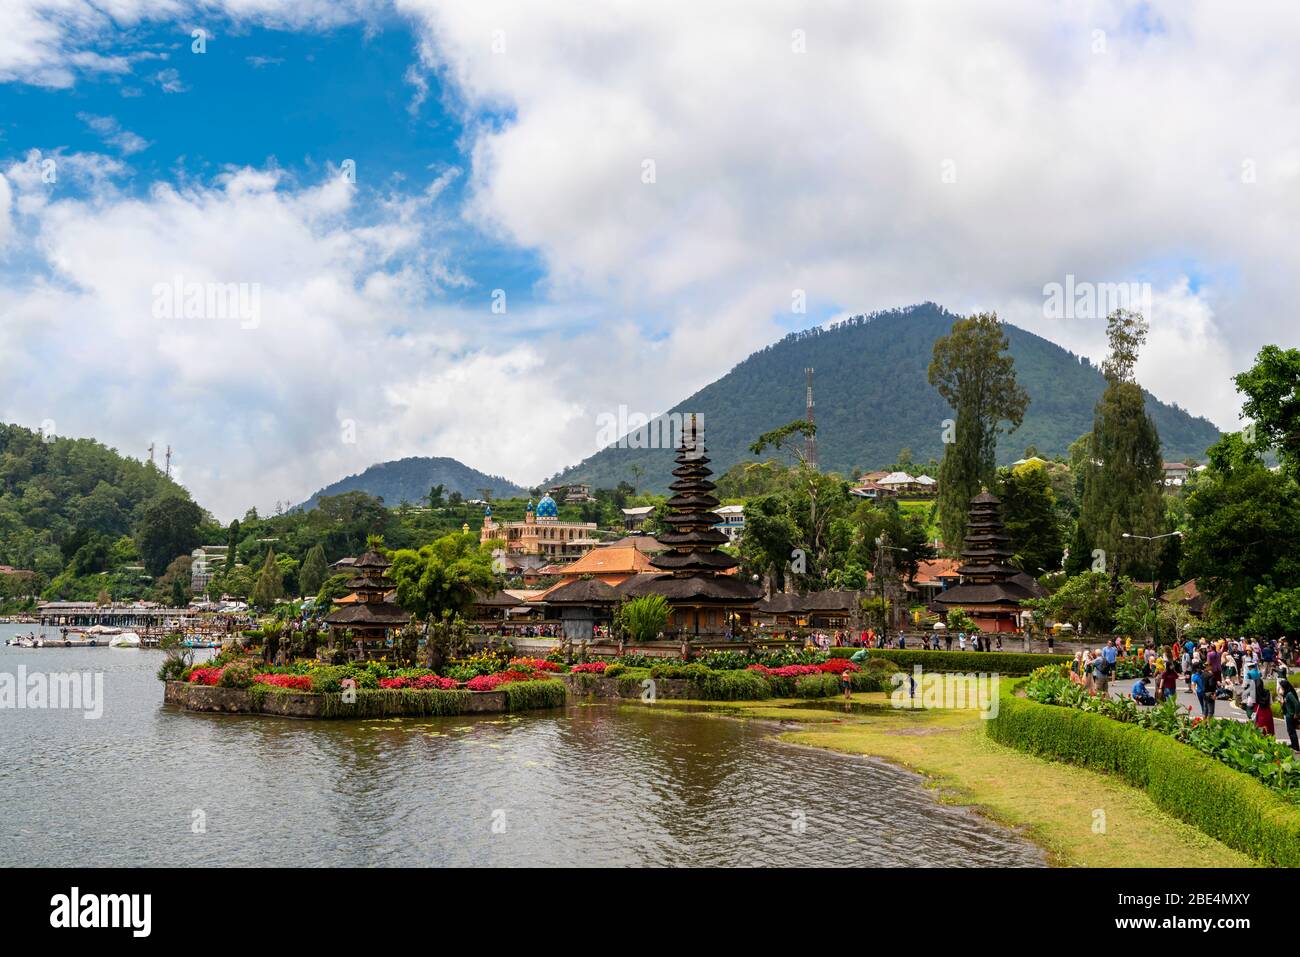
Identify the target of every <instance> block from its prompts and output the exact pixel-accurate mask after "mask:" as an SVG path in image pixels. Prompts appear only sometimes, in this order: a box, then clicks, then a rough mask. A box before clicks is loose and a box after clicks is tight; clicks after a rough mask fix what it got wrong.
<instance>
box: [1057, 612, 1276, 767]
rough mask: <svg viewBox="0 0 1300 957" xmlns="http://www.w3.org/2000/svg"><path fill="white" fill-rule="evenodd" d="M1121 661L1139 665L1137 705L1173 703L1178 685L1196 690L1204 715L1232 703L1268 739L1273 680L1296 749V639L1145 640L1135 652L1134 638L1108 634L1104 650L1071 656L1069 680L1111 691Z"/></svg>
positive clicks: (1135, 689) (1271, 730) (1134, 694)
mask: <svg viewBox="0 0 1300 957" xmlns="http://www.w3.org/2000/svg"><path fill="white" fill-rule="evenodd" d="M1121 659H1127V660H1131V663H1132V666H1134V667H1136V668H1137V673H1136V677H1135V680H1134V682H1133V685H1132V688H1131V690H1130V691H1129V695H1130V696H1131V697H1132V698H1133V700H1134V701H1136V702H1137V703H1138V704H1141V705H1148V706H1153V705H1156V704H1159V703H1160V702H1162V701H1165V700H1167V699H1173V700H1175V701H1176V700H1177V699H1178V686H1179V684H1180V683H1181V684H1182V685H1183V688H1184V689H1185V690H1186V691H1187V692H1188V693H1189V694H1195V696H1196V701H1197V704H1198V705H1199V706H1200V709H1201V715H1202V716H1203V717H1206V718H1212V717H1214V716H1215V707H1216V704H1217V703H1218V702H1219V701H1232V702H1233V703H1234V704H1236V705H1237V706H1238V707H1240V708H1241V710H1243V711H1244V712H1245V713H1246V715H1247V716H1248V717H1249V718H1250V720H1251V721H1252V722H1254V724H1255V726H1256V727H1258V728H1259V729H1260V730H1261V731H1264V732H1265V733H1267V734H1268V735H1269V736H1270V737H1271V736H1273V735H1275V734H1276V728H1275V726H1274V722H1273V707H1272V706H1273V697H1274V693H1275V692H1273V691H1272V690H1270V687H1269V682H1270V681H1271V680H1272V679H1274V678H1276V679H1277V680H1276V696H1277V699H1278V700H1279V701H1280V702H1281V706H1282V715H1283V719H1284V721H1285V722H1286V731H1287V737H1288V738H1290V740H1291V747H1292V749H1294V750H1296V751H1300V740H1297V727H1300V697H1297V694H1296V689H1295V687H1294V686H1293V685H1292V684H1291V681H1290V678H1289V675H1290V674H1291V673H1292V671H1293V670H1294V669H1295V668H1297V667H1300V643H1298V642H1295V641H1293V640H1291V639H1288V638H1283V639H1281V640H1280V641H1273V640H1271V639H1264V640H1262V641H1261V640H1259V639H1251V638H1235V639H1234V638H1219V639H1216V640H1214V641H1211V640H1209V639H1206V638H1202V639H1200V640H1199V641H1195V640H1193V639H1191V638H1187V639H1185V640H1184V641H1182V642H1172V643H1170V644H1169V645H1167V646H1162V647H1157V646H1156V645H1155V643H1154V642H1147V643H1146V645H1145V646H1140V647H1138V648H1137V649H1136V651H1135V650H1134V645H1133V639H1132V638H1112V639H1110V640H1109V641H1107V642H1106V646H1105V647H1104V648H1097V649H1095V650H1090V651H1080V652H1077V653H1076V654H1075V656H1074V660H1073V661H1072V662H1071V663H1070V677H1071V680H1073V681H1075V682H1077V683H1078V684H1081V685H1083V687H1085V688H1087V689H1088V690H1089V691H1092V692H1096V693H1098V694H1109V693H1110V685H1111V682H1112V681H1114V680H1115V677H1116V671H1117V670H1118V668H1119V665H1120V660H1121ZM1130 676H1131V675H1130Z"/></svg>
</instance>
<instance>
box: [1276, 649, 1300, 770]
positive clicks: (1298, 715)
mask: <svg viewBox="0 0 1300 957" xmlns="http://www.w3.org/2000/svg"><path fill="white" fill-rule="evenodd" d="M1277 670H1278V675H1279V677H1278V679H1277V693H1278V696H1279V697H1280V698H1281V699H1282V720H1284V721H1285V722H1286V736H1287V737H1288V738H1290V739H1291V750H1292V751H1300V741H1298V740H1296V723H1297V721H1300V697H1297V696H1296V692H1295V687H1294V686H1292V684H1291V682H1290V680H1289V679H1288V678H1287V674H1288V672H1287V669H1286V667H1285V666H1283V667H1279V668H1278V669H1277Z"/></svg>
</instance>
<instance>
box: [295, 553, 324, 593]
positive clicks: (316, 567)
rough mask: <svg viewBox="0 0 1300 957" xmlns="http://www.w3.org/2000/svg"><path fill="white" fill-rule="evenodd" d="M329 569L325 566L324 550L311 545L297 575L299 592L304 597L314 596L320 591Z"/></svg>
mask: <svg viewBox="0 0 1300 957" xmlns="http://www.w3.org/2000/svg"><path fill="white" fill-rule="evenodd" d="M328 572H329V569H328V568H327V567H326V565H325V549H324V548H322V547H321V546H320V545H319V544H317V545H313V546H312V547H311V549H310V550H309V551H308V552H307V557H306V558H304V559H303V561H302V571H300V572H299V573H298V586H299V589H298V590H299V591H301V592H302V593H303V594H304V595H314V594H316V593H317V592H318V591H320V586H321V585H322V584H323V583H324V581H325V578H326V575H327V574H328Z"/></svg>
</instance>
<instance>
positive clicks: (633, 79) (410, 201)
mask: <svg viewBox="0 0 1300 957" xmlns="http://www.w3.org/2000/svg"><path fill="white" fill-rule="evenodd" d="M1296 49H1300V7H1297V6H1296V5H1295V4H1292V3H1283V2H1277V3H1262V4H1250V5H1242V4H1237V3H1230V2H1220V3H1210V2H1198V0H1167V2H1162V0H1154V2H1148V3H1118V2H1085V0H1079V2H1044V0H1023V2H999V0H981V2H980V3H969V2H960V0H956V2H915V0H907V2H903V0H899V2H890V3H883V2H867V3H864V2H862V0H851V2H833V0H819V2H815V3H807V4H800V3H792V2H788V0H787V2H761V0H743V2H740V0H738V2H721V0H712V2H708V3H701V2H699V0H691V2H676V0H660V2H658V3H644V2H618V0H610V2H605V3H601V4H590V3H579V2H551V3H545V4H543V3H536V2H529V0H519V2H493V0H475V2H473V3H468V2H466V3H459V2H458V3H448V2H438V0H396V2H392V3H388V2H381V0H340V2H330V0H293V2H280V0H224V2H222V0H206V2H194V0H111V2H104V0H94V2H89V0H4V3H3V4H0V418H2V419H3V420H6V421H12V422H19V423H22V424H24V425H28V426H30V427H33V428H34V427H38V426H42V425H43V426H44V427H45V428H47V429H51V430H53V431H54V432H56V433H57V434H60V435H89V436H94V437H96V438H98V439H100V440H102V441H104V442H106V443H107V444H109V445H112V446H114V447H116V448H117V449H119V450H120V451H122V452H124V453H126V454H130V455H134V456H138V457H143V456H144V455H145V449H146V448H147V447H148V445H149V444H150V443H151V442H153V443H157V445H158V447H159V448H160V449H161V448H163V447H164V446H166V445H167V444H170V445H171V446H172V448H173V449H174V450H175V458H174V461H175V463H176V467H177V469H178V472H179V475H180V478H181V480H182V481H183V482H184V484H186V485H187V486H188V487H189V488H190V489H191V491H192V492H193V493H194V494H195V496H196V498H197V499H198V501H199V502H200V503H202V504H203V505H205V506H206V507H208V508H209V509H211V510H212V511H213V512H214V513H216V514H217V515H218V516H219V517H221V518H223V519H228V518H230V517H233V516H236V515H242V513H243V512H244V510H245V509H246V508H248V507H249V506H253V505H255V506H257V507H258V508H259V509H262V510H263V511H265V510H267V509H269V508H272V507H273V506H274V504H275V503H276V502H277V501H283V502H296V501H300V500H302V499H304V498H306V497H307V496H308V495H309V494H310V493H311V492H313V491H314V490H315V489H316V488H318V487H320V486H322V485H324V484H326V483H328V482H330V481H333V480H334V479H337V478H339V477H341V476H343V475H345V474H349V473H352V472H356V471H359V470H361V469H362V468H364V467H365V466H367V465H369V464H371V463H373V462H375V461H381V460H385V459H390V458H397V457H401V456H405V455H449V456H454V457H455V458H458V459H460V460H462V461H464V462H466V463H467V464H469V465H472V466H474V467H476V468H480V469H483V470H485V471H489V472H495V473H500V474H504V475H506V476H508V477H510V478H512V479H514V480H516V481H519V482H521V483H525V484H533V483H536V482H539V481H540V480H541V479H543V478H544V477H545V476H547V475H550V474H552V473H553V472H555V471H557V470H559V469H560V468H562V467H564V466H566V465H568V464H571V463H572V462H574V461H576V460H577V459H579V458H581V457H583V456H585V455H587V454H589V453H590V452H592V451H593V450H594V449H595V447H596V443H597V438H596V437H597V433H598V425H597V417H598V416H600V415H601V414H602V413H609V412H613V411H615V410H617V409H618V407H619V406H620V405H624V406H627V407H628V408H629V409H630V410H633V411H643V412H654V411H657V410H661V409H664V408H666V407H668V406H670V405H671V404H673V403H675V402H676V401H678V400H679V399H681V398H682V397H684V396H686V395H687V394H689V393H690V392H692V391H694V390H696V389H697V388H699V387H701V386H702V385H704V384H706V383H707V382H709V381H711V380H712V379H714V378H716V377H717V376H719V375H720V374H722V373H725V372H726V371H727V370H728V369H729V368H730V367H731V366H733V365H734V364H735V363H736V362H738V361H740V360H741V359H743V358H744V357H745V356H746V355H748V354H749V353H750V352H751V351H753V350H754V349H756V348H760V347H762V346H764V345H766V344H768V343H769V342H772V341H774V340H775V339H777V338H779V337H780V336H782V335H784V334H785V333H787V332H789V331H791V330H794V329H800V328H805V327H808V326H811V325H816V324H819V323H823V322H827V321H831V320H833V319H835V318H837V317H842V316H847V315H851V314H855V313H860V312H870V311H874V310H878V309H887V308H891V307H894V306H900V305H906V304H910V303H914V302H919V301H924V300H933V301H935V302H938V303H940V304H942V305H945V306H947V307H948V308H950V309H952V310H954V311H959V312H968V311H972V310H976V309H981V310H983V309H992V310H996V311H997V312H998V313H999V315H1001V316H1002V317H1003V318H1005V319H1007V320H1009V321H1011V322H1014V323H1016V324H1018V325H1021V326H1024V327H1026V328H1029V329H1031V330H1033V331H1035V332H1038V333H1039V334H1041V335H1044V336H1046V337H1048V338H1050V339H1052V340H1054V341H1056V342H1058V343H1060V344H1062V345H1064V346H1066V347H1067V348H1071V349H1073V350H1075V351H1076V352H1082V353H1085V354H1089V355H1092V356H1100V354H1101V353H1102V351H1103V349H1102V342H1103V336H1102V332H1103V328H1104V322H1103V321H1102V320H1101V319H1100V318H1099V317H1097V316H1091V315H1085V316H1074V317H1067V318H1054V317H1049V316H1047V315H1045V309H1044V294H1043V289H1044V286H1045V285H1046V284H1049V283H1053V282H1056V283H1065V282H1066V281H1067V277H1070V276H1072V277H1074V281H1075V282H1076V283H1120V282H1124V283H1129V282H1137V283H1143V284H1146V285H1145V286H1144V287H1143V288H1145V289H1149V290H1150V291H1151V296H1150V303H1149V308H1148V311H1149V312H1150V316H1149V318H1150V320H1151V326H1152V328H1151V340H1150V344H1149V346H1148V348H1147V351H1146V354H1145V355H1144V356H1143V358H1142V361H1141V363H1140V365H1139V369H1138V372H1139V376H1140V378H1141V379H1142V381H1143V382H1144V384H1146V385H1147V386H1148V387H1149V388H1151V390H1152V391H1153V392H1155V393H1156V394H1157V395H1159V396H1160V397H1162V398H1164V399H1166V400H1169V401H1174V402H1177V403H1179V404H1180V405H1182V406H1183V407H1185V408H1187V409H1189V410H1190V411H1192V412H1194V413H1197V414H1201V415H1205V416H1207V417H1209V418H1210V419H1212V420H1213V421H1214V422H1215V423H1216V424H1218V425H1219V426H1220V427H1223V428H1232V427H1234V426H1235V425H1236V424H1237V411H1238V403H1237V401H1236V399H1235V397H1234V393H1233V390H1232V386H1231V383H1230V381H1229V377H1230V376H1231V374H1232V373H1233V372H1235V371H1238V370H1240V369H1242V368H1245V367H1246V366H1248V365H1249V364H1250V360H1251V357H1252V356H1253V355H1254V353H1255V351H1256V350H1257V349H1258V348H1259V346H1260V345H1262V344H1263V343H1266V342H1279V343H1281V344H1284V345H1295V344H1296V339H1297V335H1296V328H1297V323H1296V318H1295V315H1294V303H1295V301H1296V293H1297V291H1300V290H1298V289H1297V286H1300V262H1298V260H1300V248H1298V247H1297V243H1296V241H1295V223H1296V222H1297V221H1300V95H1298V94H1300V58H1297V57H1296V56H1295V55H1294V51H1295V50H1296ZM173 288H179V289H180V290H181V291H182V292H181V293H180V294H179V295H173V294H172V293H171V292H170V290H172V289H173ZM194 289H197V290H199V291H200V293H201V294H202V295H200V297H199V303H200V304H199V305H198V306H195V307H194V308H193V309H190V308H186V306H187V301H186V296H187V295H188V293H189V292H191V291H192V290H194ZM230 289H237V290H240V291H242V292H243V293H244V296H245V298H244V299H243V300H242V305H243V307H244V308H243V309H242V310H238V311H235V312H234V313H232V312H231V311H230V310H223V309H221V308H220V297H217V298H215V299H214V298H212V297H211V296H208V295H207V293H209V292H213V291H214V290H215V291H216V292H223V291H227V290H230ZM214 295H215V293H214ZM801 298H802V299H804V300H806V308H805V309H804V310H803V311H799V310H798V309H797V308H795V306H796V303H797V302H798V301H800V299H801ZM214 304H215V305H214ZM178 305H179V306H180V307H181V308H180V309H179V310H177V309H175V308H174V307H175V306H178Z"/></svg>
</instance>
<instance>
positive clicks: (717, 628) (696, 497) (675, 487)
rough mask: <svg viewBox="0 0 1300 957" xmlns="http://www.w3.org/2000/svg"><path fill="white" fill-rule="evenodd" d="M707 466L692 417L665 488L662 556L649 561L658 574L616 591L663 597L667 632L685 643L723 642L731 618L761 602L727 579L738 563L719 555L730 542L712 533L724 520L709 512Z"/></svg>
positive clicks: (747, 587) (713, 503)
mask: <svg viewBox="0 0 1300 957" xmlns="http://www.w3.org/2000/svg"><path fill="white" fill-rule="evenodd" d="M708 465H709V460H708V459H707V458H706V457H705V455H704V438H703V436H702V435H701V430H700V429H699V427H698V426H697V423H696V419H695V417H694V416H692V417H691V420H690V425H689V426H688V428H687V429H686V430H685V431H684V433H683V435H682V441H681V447H680V448H679V449H678V452H677V467H676V468H675V469H673V475H674V477H675V481H674V482H673V483H672V484H671V485H670V486H669V488H670V489H671V490H672V492H673V496H672V498H670V499H668V502H667V505H668V508H669V509H670V510H671V513H670V514H669V515H668V517H667V518H666V519H665V520H664V521H665V522H666V523H667V525H668V530H667V531H664V532H660V533H659V535H657V536H656V538H657V539H658V541H659V544H661V545H663V546H664V547H665V548H666V551H664V552H662V553H660V554H658V555H654V556H652V557H651V559H650V565H651V566H652V567H653V568H655V569H657V570H658V571H659V574H654V575H639V576H637V578H636V579H632V580H631V581H629V582H628V583H627V587H626V588H620V591H621V592H622V593H623V594H624V595H625V596H626V597H637V596H640V595H662V596H663V597H664V598H665V599H667V601H668V603H669V605H671V606H672V610H673V615H672V618H671V620H670V621H669V623H668V630H669V631H670V632H675V633H676V634H677V636H679V637H681V638H684V639H688V640H691V639H700V638H713V639H718V638H722V637H724V636H725V635H726V633H727V630H728V624H729V622H731V621H732V620H733V618H734V616H736V615H737V613H740V612H744V613H746V615H747V613H748V610H749V609H750V608H751V607H752V606H753V605H754V604H755V603H756V602H757V601H758V600H759V599H760V598H762V597H763V595H762V591H761V590H760V589H759V588H758V586H756V585H752V584H750V583H749V582H746V581H744V580H743V579H741V578H739V577H738V576H736V575H734V574H730V572H732V571H733V570H734V569H735V568H736V566H737V565H739V564H740V563H739V561H737V560H736V559H735V558H732V557H731V556H730V555H728V554H726V553H725V552H722V551H719V550H718V546H719V545H724V544H726V543H727V541H728V539H727V536H726V535H724V534H723V533H722V532H721V531H719V530H718V529H717V528H716V527H715V526H717V525H718V524H720V523H721V521H722V519H721V517H720V516H719V515H718V514H717V513H716V512H714V511H713V510H714V509H715V508H717V507H718V504H719V503H718V499H717V498H716V497H715V496H714V495H713V490H714V488H715V486H714V484H713V483H712V482H711V481H709V476H710V475H712V474H713V473H712V472H711V471H710V469H709V467H708Z"/></svg>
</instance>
